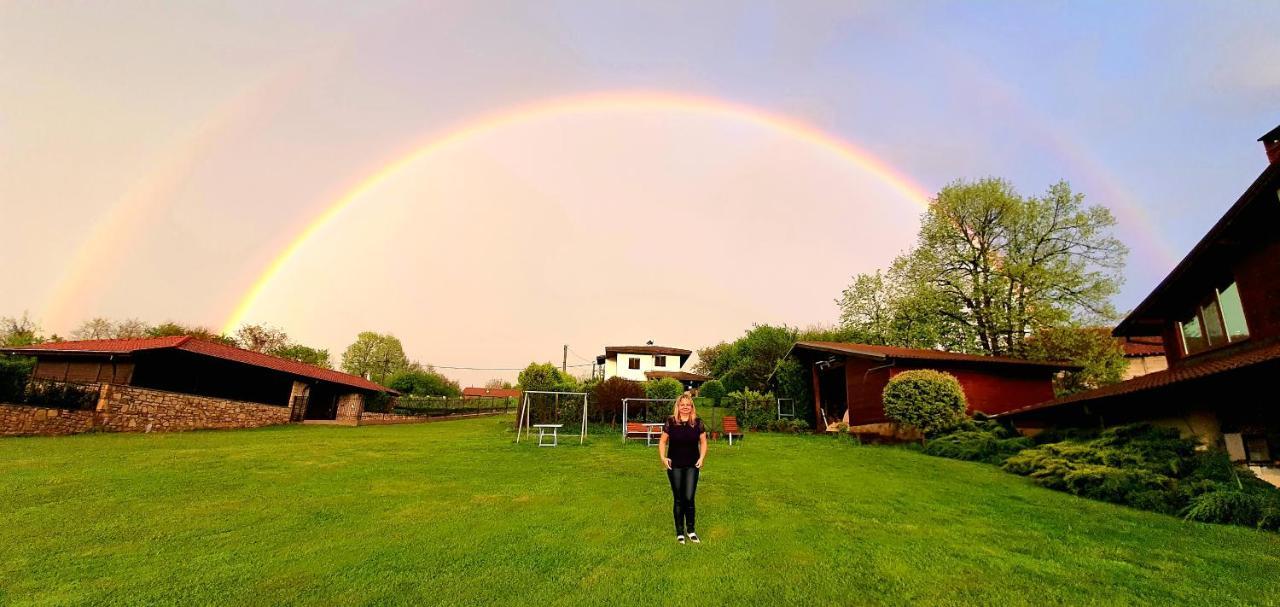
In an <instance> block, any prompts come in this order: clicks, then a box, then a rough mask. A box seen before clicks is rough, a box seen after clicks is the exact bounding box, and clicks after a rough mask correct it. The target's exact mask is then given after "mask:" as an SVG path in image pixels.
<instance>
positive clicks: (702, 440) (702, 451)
mask: <svg viewBox="0 0 1280 607" xmlns="http://www.w3.org/2000/svg"><path fill="white" fill-rule="evenodd" d="M704 459H707V433H706V431H703V432H702V434H699V435H698V462H697V463H696V464H694V465H695V466H697V467H698V468H702V460H704Z"/></svg>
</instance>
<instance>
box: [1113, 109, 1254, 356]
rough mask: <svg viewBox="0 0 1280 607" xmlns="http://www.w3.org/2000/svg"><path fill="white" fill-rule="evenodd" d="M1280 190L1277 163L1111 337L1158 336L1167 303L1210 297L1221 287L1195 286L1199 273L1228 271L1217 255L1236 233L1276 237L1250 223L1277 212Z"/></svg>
mask: <svg viewBox="0 0 1280 607" xmlns="http://www.w3.org/2000/svg"><path fill="white" fill-rule="evenodd" d="M1278 130H1280V129H1278ZM1277 188H1280V163H1273V164H1270V165H1267V168H1266V169H1264V170H1263V171H1262V174H1261V175H1258V178H1257V179H1255V180H1254V182H1253V183H1252V184H1250V185H1249V188H1248V189H1246V190H1245V191H1244V193H1243V194H1241V195H1240V198H1239V199H1237V200H1236V202H1235V204H1233V205H1231V208H1229V209H1227V212H1226V213H1225V214H1223V216H1222V218H1221V219H1219V220H1218V223H1216V224H1214V225H1213V227H1212V228H1209V231H1208V232H1207V233H1205V235H1204V237H1203V238H1201V239H1200V242H1198V243H1196V246H1194V247H1192V249H1191V252H1189V253H1187V256H1186V257H1184V258H1183V259H1182V261H1181V262H1179V263H1178V265H1177V266H1175V267H1174V268H1173V270H1172V271H1170V272H1169V275H1168V276H1165V277H1164V280H1162V281H1160V284H1158V285H1156V288H1155V289H1152V291H1151V293H1149V294H1148V295H1147V297H1146V299H1143V300H1142V303H1139V304H1138V305H1137V306H1136V307H1135V308H1134V309H1133V311H1132V312H1130V313H1129V315H1128V316H1126V317H1125V319H1124V320H1122V321H1120V324H1119V325H1117V326H1116V328H1115V330H1114V331H1112V332H1111V334H1112V335H1115V336H1117V337H1121V336H1126V335H1142V336H1147V335H1157V334H1159V333H1160V331H1161V330H1162V329H1163V328H1164V324H1165V322H1166V320H1167V319H1166V318H1165V317H1166V316H1167V315H1169V314H1170V312H1169V311H1166V310H1163V309H1162V308H1164V307H1166V306H1165V305H1164V304H1166V303H1167V301H1168V300H1169V299H1176V298H1178V297H1179V296H1180V295H1181V294H1182V292H1186V291H1190V292H1192V294H1193V295H1194V296H1195V297H1203V296H1205V295H1208V289H1209V288H1212V287H1214V286H1221V285H1202V284H1201V285H1198V284H1192V283H1195V282H1196V278H1197V277H1198V272H1206V271H1222V270H1223V269H1224V268H1223V267H1222V266H1223V263H1222V261H1221V260H1218V259H1214V255H1215V253H1216V252H1220V251H1222V250H1223V249H1224V248H1226V247H1228V246H1230V244H1231V243H1232V242H1234V240H1235V239H1234V238H1232V234H1233V233H1236V232H1240V231H1245V232H1249V231H1250V230H1252V231H1253V232H1252V235H1254V236H1255V237H1258V235H1270V237H1274V233H1273V232H1270V231H1269V230H1273V229H1274V225H1258V224H1265V223H1266V222H1258V221H1250V216H1251V215H1256V214H1257V213H1259V212H1265V211H1267V210H1271V212H1273V213H1274V212H1275V211H1274V206H1275V205H1276V203H1277V200H1276V191H1277ZM1201 291H1203V292H1201Z"/></svg>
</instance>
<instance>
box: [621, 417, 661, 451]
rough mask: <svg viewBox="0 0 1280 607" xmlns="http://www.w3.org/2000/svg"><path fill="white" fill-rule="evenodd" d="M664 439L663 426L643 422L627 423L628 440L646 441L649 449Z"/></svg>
mask: <svg viewBox="0 0 1280 607" xmlns="http://www.w3.org/2000/svg"><path fill="white" fill-rule="evenodd" d="M661 437H662V424H657V425H654V424H645V423H642V422H627V438H635V439H641V438H642V439H644V444H645V446H647V447H652V446H653V445H656V444H657V442H656V441H657V440H658V439H659V438H661Z"/></svg>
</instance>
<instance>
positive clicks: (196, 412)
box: [0, 384, 289, 436]
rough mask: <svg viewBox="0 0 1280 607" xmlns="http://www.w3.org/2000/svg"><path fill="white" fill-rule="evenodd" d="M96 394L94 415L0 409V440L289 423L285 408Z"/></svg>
mask: <svg viewBox="0 0 1280 607" xmlns="http://www.w3.org/2000/svg"><path fill="white" fill-rule="evenodd" d="M98 394H99V396H98V405H97V409H96V410H94V411H73V410H66V409H49V408H44V407H28V406H22V405H0V435H4V436H14V435H42V436H52V435H61V434H78V433H80V432H87V431H89V430H99V431H105V432H178V431H182V430H206V429H230V428H257V427H260V426H270V425H275V424H285V423H288V422H289V407H286V406H280V407H275V406H271V405H264V404H259V403H248V402H242V401H236V400H227V399H222V398H209V397H204V396H195V395H192V394H182V393H178V392H164V391H161V390H149V389H146V388H137V387H133V386H119V385H111V384H103V385H102V386H101V387H100V388H99V393H98ZM281 404H282V405H283V403H281Z"/></svg>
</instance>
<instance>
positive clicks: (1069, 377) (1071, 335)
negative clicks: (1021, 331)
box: [1026, 327, 1129, 396]
mask: <svg viewBox="0 0 1280 607" xmlns="http://www.w3.org/2000/svg"><path fill="white" fill-rule="evenodd" d="M1026 356H1027V358H1030V359H1033V360H1048V361H1068V362H1071V363H1074V364H1077V365H1080V366H1081V367H1083V368H1081V369H1080V370H1077V371H1067V372H1065V373H1063V374H1062V375H1060V376H1059V377H1056V378H1054V381H1053V388H1054V392H1055V393H1057V395H1058V396H1066V395H1068V394H1075V393H1076V392H1083V391H1085V390H1092V389H1094V388H1100V387H1102V386H1106V385H1110V384H1114V383H1117V382H1119V381H1121V380H1123V379H1124V372H1125V371H1126V370H1127V369H1128V368H1129V361H1128V360H1126V359H1125V357H1124V347H1123V346H1122V345H1121V344H1120V343H1119V342H1118V341H1116V339H1115V338H1113V337H1111V331H1110V330H1108V329H1106V328H1102V327H1054V328H1047V329H1041V330H1040V331H1039V332H1037V333H1036V334H1035V335H1034V336H1032V337H1031V338H1030V339H1028V340H1027V343H1026Z"/></svg>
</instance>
